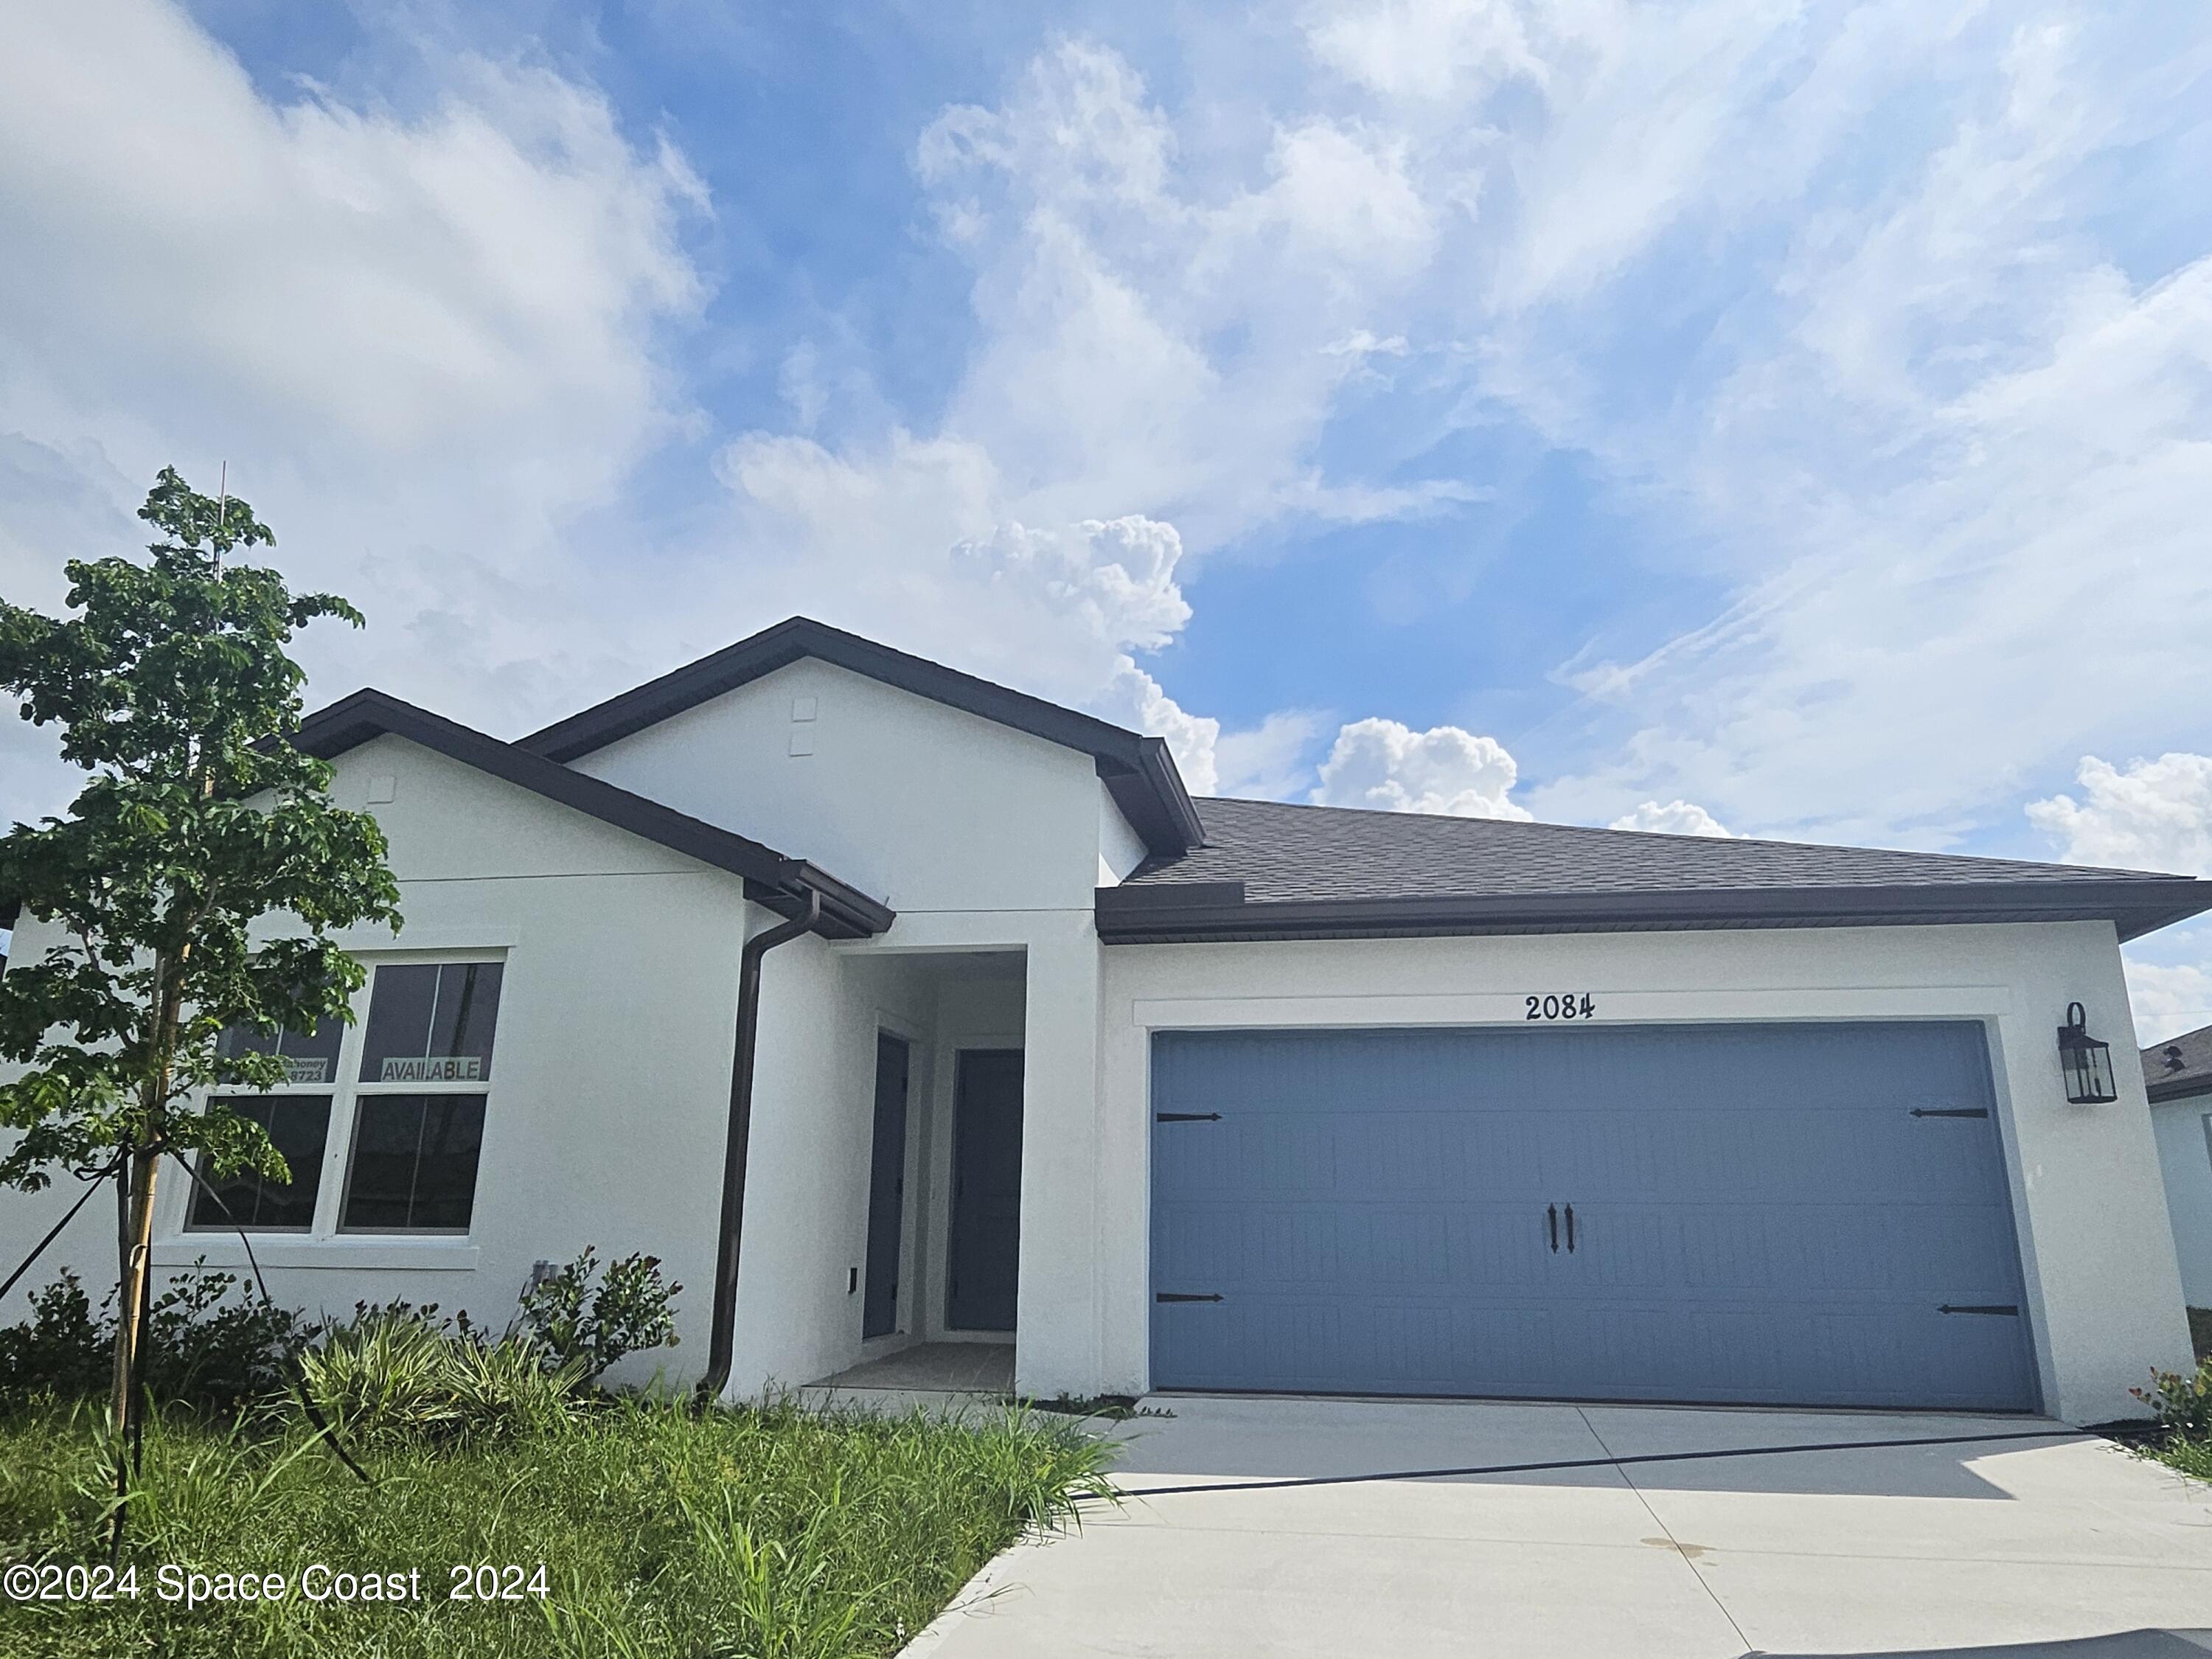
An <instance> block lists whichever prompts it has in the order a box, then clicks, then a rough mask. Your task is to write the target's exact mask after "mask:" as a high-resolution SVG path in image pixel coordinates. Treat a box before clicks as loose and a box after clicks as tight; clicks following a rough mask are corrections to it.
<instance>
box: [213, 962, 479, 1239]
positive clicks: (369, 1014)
mask: <svg viewBox="0 0 2212 1659" xmlns="http://www.w3.org/2000/svg"><path fill="white" fill-rule="evenodd" d="M502 977H503V970H502V965H501V963H497V962H409V963H380V964H379V965H378V966H377V967H376V968H375V969H374V970H373V971H372V973H371V975H370V979H369V984H368V1007H367V1011H366V1017H365V1018H362V1019H361V1020H360V1021H359V1022H358V1023H356V1024H354V1025H352V1026H346V1025H344V1024H342V1023H341V1022H339V1021H337V1020H325V1021H324V1022H323V1024H321V1025H320V1026H319V1027H318V1028H317V1030H314V1031H313V1033H309V1034H306V1035H302V1034H300V1033H296V1032H292V1031H283V1032H280V1033H278V1034H276V1036H267V1035H265V1034H262V1033H257V1032H253V1031H251V1030H245V1029H243V1028H239V1029H234V1030H230V1031H226V1032H225V1033H224V1034H223V1039H222V1042H223V1050H224V1052H225V1053H230V1054H236V1053H242V1052H249V1051H250V1052H253V1053H258V1054H276V1055H277V1056H278V1057H279V1058H280V1059H282V1060H283V1061H284V1062H285V1068H286V1072H287V1073H288V1081H286V1082H285V1083H284V1084H283V1085H280V1086H278V1087H277V1088H276V1089H275V1090H272V1091H270V1092H269V1093H267V1094H265V1095H254V1096H245V1097H239V1096H228V1097H224V1098H225V1100H226V1101H227V1103H228V1104H229V1105H230V1106H231V1107H232V1108H233V1109H235V1110H237V1111H239V1112H240V1113H241V1114H242V1115H245V1116H246V1117H249V1118H251V1119H252V1120H253V1121H255V1122H257V1123H258V1124H260V1125H261V1127H263V1128H264V1129H265V1130H267V1131H268V1133H269V1138H270V1140H271V1141H273V1142H274V1143H275V1144H276V1150H277V1151H278V1152H282V1153H283V1155H284V1160H285V1162H286V1164H289V1166H290V1168H291V1174H292V1178H291V1179H290V1180H289V1182H276V1181H270V1180H268V1179H267V1178H265V1177H264V1176H261V1175H259V1174H258V1173H257V1172H255V1171H253V1170H240V1171H238V1172H237V1173H235V1174H234V1175H232V1176H228V1177H225V1178H222V1179H220V1180H218V1179H216V1177H215V1176H214V1175H213V1172H212V1171H211V1170H209V1169H208V1168H207V1166H206V1164H205V1163H204V1161H203V1163H202V1164H201V1168H200V1173H201V1180H200V1181H199V1182H196V1183H194V1190H193V1193H192V1197H191V1203H190V1206H188V1208H187V1210H186V1218H185V1225H186V1227H187V1228H189V1229H191V1230H193V1231H218V1230H219V1231H229V1230H231V1229H234V1228H238V1227H244V1228H247V1229H249V1230H252V1231H270V1232H300V1233H318V1234H329V1233H332V1232H344V1233H349V1234H359V1233H449V1234H450V1233H465V1232H467V1231H468V1230H469V1222H470V1218H471V1216H472V1215H473V1214H474V1212H475V1208H476V1190H477V1152H478V1150H479V1149H480V1148H481V1146H483V1126H484V1100H485V1095H486V1091H487V1089H488V1086H489V1084H490V1082H491V1069H492V1036H493V1032H494V1030H495V1029H496V1027H497V1025H498V1023H499V999H500V988H501V979H502ZM341 1149H342V1150H343V1163H342V1164H340V1165H339V1166H338V1167H337V1168H335V1169H331V1170H329V1171H328V1173H329V1175H330V1176H331V1179H329V1180H326V1179H325V1169H326V1166H327V1165H329V1164H331V1161H332V1158H333V1156H334V1154H335V1153H336V1152H338V1151H339V1150H341Z"/></svg>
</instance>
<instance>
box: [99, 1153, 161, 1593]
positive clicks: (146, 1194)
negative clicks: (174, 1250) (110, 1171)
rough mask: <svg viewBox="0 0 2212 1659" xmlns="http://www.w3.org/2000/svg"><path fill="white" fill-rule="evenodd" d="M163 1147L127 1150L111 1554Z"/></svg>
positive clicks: (139, 1367)
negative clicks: (128, 1171)
mask: <svg viewBox="0 0 2212 1659" xmlns="http://www.w3.org/2000/svg"><path fill="white" fill-rule="evenodd" d="M160 1167H161V1152H159V1151H158V1150H157V1149H155V1148H153V1147H150V1146H147V1145H146V1144H145V1143H144V1142H143V1141H142V1142H141V1143H140V1144H139V1145H138V1146H137V1147H136V1148H134V1149H133V1150H132V1152H131V1194H130V1200H129V1203H128V1205H127V1206H126V1209H125V1225H124V1249H125V1256H124V1265H123V1279H122V1285H121V1287H120V1288H121V1295H120V1296H119V1297H118V1302H119V1303H120V1304H121V1305H120V1306H118V1309H117V1310H116V1319H115V1370H114V1375H113V1377H112V1382H111V1386H110V1389H109V1392H108V1397H107V1420H108V1425H109V1426H110V1427H111V1428H112V1429H113V1430H114V1431H115V1497H116V1510H115V1525H114V1529H113V1532H112V1535H111V1537H110V1540H109V1546H108V1553H109V1556H110V1558H111V1559H113V1560H118V1561H119V1560H120V1559H121V1558H122V1554H123V1534H124V1525H123V1514H124V1511H123V1499H125V1498H127V1497H129V1496H130V1493H131V1447H132V1443H133V1442H134V1441H135V1440H136V1438H137V1432H138V1426H139V1425H138V1419H139V1417H140V1415H141V1413H143V1412H144V1410H145V1405H144V1402H143V1401H142V1400H141V1399H140V1397H139V1394H140V1390H139V1388H138V1379H139V1376H140V1374H141V1373H142V1372H143V1370H144V1369H145V1364H146V1360H145V1356H144V1354H143V1353H142V1352H140V1348H141V1346H142V1342H141V1339H142V1338H143V1335H144V1333H145V1325H146V1303H147V1298H148V1297H149V1295H150V1294H151V1291H152V1288H153V1258H154V1246H153V1238H154V1176H155V1171H156V1170H159V1169H160Z"/></svg>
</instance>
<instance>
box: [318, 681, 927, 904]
mask: <svg viewBox="0 0 2212 1659" xmlns="http://www.w3.org/2000/svg"><path fill="white" fill-rule="evenodd" d="M386 736H391V737H399V738H407V739H408V740H409V741H410V742H412V743H417V744H422V746H423V747H424V748H426V749H431V750H436V751H437V752H438V753H440V754H441V755H444V756H446V757H448V758H449V759H453V760H456V761H459V762H461V763H463V764H464V765H467V766H471V767H474V768H475V769H477V770H478V771H481V772H484V773H487V774H489V775H491V776H493V777H496V778H501V779H503V780H504V781H507V782H508V783H511V784H514V785H516V786H517V787H520V788H524V789H527V790H529V791H531V792H532V793H534V794H538V795H542V796H544V797H545V798H546V799H548V800H553V801H557V802H559V803H560V804H561V805H564V806H568V807H572V808H574V810H575V811H579V812H582V813H584V814H586V816H587V817H594V818H597V819H599V821H600V822H601V823H609V824H612V825H613V826H614V827H615V828H617V829H624V830H627V831H629V833H630V834H632V835H635V836H641V837H643V838H644V839H645V840H647V841H650V842H656V843H658V844H659V845H660V846H663V847H666V848H670V849H671V850H672V851H675V852H678V853H682V854H685V855H686V856H688V857H690V858H695V859H696V860H699V861H700V862H701V863H702V864H707V865H711V866H714V867H715V868H716V869H720V870H727V871H729V872H731V873H732V874H733V875H738V876H742V877H743V878H744V882H745V896H747V897H748V898H751V899H754V900H756V901H757V902H760V903H762V904H764V905H766V906H768V907H769V908H770V909H773V910H775V911H778V912H779V913H781V914H784V915H793V914H797V913H799V912H800V911H802V910H804V909H805V906H806V903H807V896H808V895H809V894H810V893H818V894H820V895H821V897H822V910H821V921H820V922H819V924H818V926H817V930H816V931H817V932H819V933H823V934H824V935H825V936H827V937H829V938H832V939H854V938H860V937H863V936H866V935H867V934H871V933H882V932H883V931H884V929H885V928H886V927H890V924H891V922H892V921H893V919H894V915H893V912H892V911H891V910H890V909H889V908H887V907H885V906H884V905H883V904H881V903H878V902H877V901H876V900H874V899H872V898H870V897H868V896H866V894H864V893H861V892H860V891H859V890H856V889H854V888H853V887H850V886H848V885H847V884H845V883H843V882H842V881H840V880H838V879H837V878H836V877H834V876H832V875H830V874H829V872H826V871H823V870H818V869H817V868H816V867H815V866H812V865H811V864H809V863H807V862H806V861H805V860H803V859H795V858H791V857H788V856H787V855H786V854H781V853H779V852H777V851H776V850H775V848H772V847H767V846H763V844H762V843H761V842H757V841H753V840H751V839H750V838H749V837H747V836H740V835H738V834H736V833H735V832H733V831H732V830H728V829H722V828H720V826H719V825H716V824H712V823H704V822H702V820H700V819H698V818H695V817H689V816H687V815H686V814H684V813H682V812H678V811H675V810H674V809H673V808H672V807H668V806H664V805H661V804H660V803H659V801H655V800H648V799H646V798H645V797H644V796H642V795H638V794H633V793H631V792H630V791H629V790H627V789H622V788H617V787H616V786H615V785H613V784H611V783H605V782H603V781H600V780H599V779H598V778H594V777H589V776H586V775H585V774H583V773H581V772H576V771H572V770H571V769H569V768H568V767H565V766H562V765H559V764H557V763H555V762H553V761H550V760H548V759H546V758H545V757H544V756H542V755H535V754H532V753H531V752H530V751H529V750H526V749H523V748H522V747H520V745H518V744H511V743H501V741H500V740H499V739H498V738H493V737H488V736H486V735H485V734H484V733H483V732H478V731H476V730H474V729H472V728H471V727H469V726H463V725H461V724H459V722H458V721H455V720H447V719H446V718H445V717H444V716H443V715H441V714H432V713H431V712H430V711H429V710H428V709H427V708H416V706H415V705H414V704H413V703H410V702H403V701H401V700H400V699H399V698H398V697H394V696H389V695H388V694H386V693H385V692H382V691H376V690H361V691H356V692H355V693H354V694H353V695H352V696H349V697H343V698H341V699H339V700H338V701H337V702H334V703H332V704H331V706H330V707H329V708H325V709H321V710H319V711H318V712H317V713H315V714H311V715H309V716H308V717H307V719H306V720H302V721H301V723H300V729H299V730H298V731H297V732H295V733H294V734H293V736H292V742H293V743H294V744H295V746H297V747H298V748H300V749H301V750H305V751H306V752H307V753H308V754H311V755H313V756H316V757H319V758H320V759H323V760H333V759H335V758H337V757H338V756H340V755H343V754H344V753H345V752H346V751H347V750H351V749H356V748H358V747H359V746H360V745H361V744H364V743H367V742H368V741H369V740H370V739H371V738H380V737H386Z"/></svg>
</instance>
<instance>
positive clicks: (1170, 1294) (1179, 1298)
mask: <svg viewBox="0 0 2212 1659" xmlns="http://www.w3.org/2000/svg"><path fill="white" fill-rule="evenodd" d="M1152 1300H1153V1301H1155V1302H1218V1301H1220V1300H1221V1292H1220V1291H1206V1294H1205V1295H1203V1296H1193V1295H1191V1294H1190V1293H1189V1292H1188V1291H1154V1292H1153V1294H1152Z"/></svg>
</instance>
